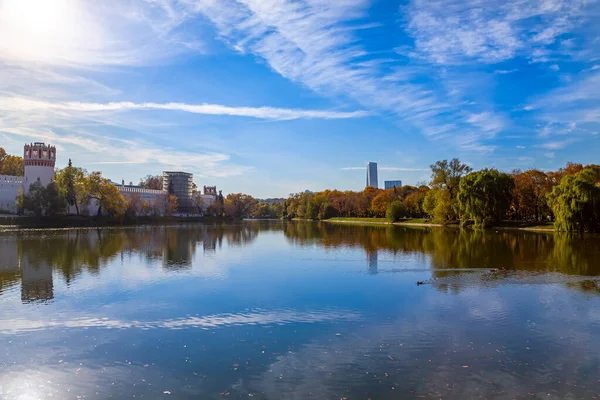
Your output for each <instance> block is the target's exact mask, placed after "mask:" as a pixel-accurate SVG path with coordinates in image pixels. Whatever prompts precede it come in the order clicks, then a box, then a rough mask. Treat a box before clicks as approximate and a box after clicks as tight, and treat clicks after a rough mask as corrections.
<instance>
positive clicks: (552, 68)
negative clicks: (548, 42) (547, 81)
mask: <svg viewBox="0 0 600 400" xmlns="http://www.w3.org/2000/svg"><path fill="white" fill-rule="evenodd" d="M548 68H550V69H551V70H552V71H560V67H559V66H558V64H552V65H551V66H549V67H548Z"/></svg>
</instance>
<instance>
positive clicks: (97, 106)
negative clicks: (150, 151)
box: [0, 97, 367, 120]
mask: <svg viewBox="0 0 600 400" xmlns="http://www.w3.org/2000/svg"><path fill="white" fill-rule="evenodd" d="M0 110H4V111H33V110H49V111H57V112H64V111H73V112H81V113H95V112H111V111H112V112H117V111H131V110H168V111H183V112H188V113H194V114H205V115H229V116H237V117H251V118H259V119H274V120H292V119H299V118H321V119H345V118H358V117H363V116H365V115H367V113H366V112H364V111H349V112H339V111H322V110H294V109H285V108H273V107H229V106H224V105H219V104H185V103H132V102H113V103H86V102H48V101H43V100H36V99H28V98H22V97H0Z"/></svg>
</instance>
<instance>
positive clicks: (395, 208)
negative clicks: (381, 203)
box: [385, 200, 408, 222]
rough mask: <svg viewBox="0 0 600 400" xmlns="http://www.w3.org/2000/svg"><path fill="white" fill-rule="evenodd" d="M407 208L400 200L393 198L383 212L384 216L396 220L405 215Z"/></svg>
mask: <svg viewBox="0 0 600 400" xmlns="http://www.w3.org/2000/svg"><path fill="white" fill-rule="evenodd" d="M407 211H408V210H407V208H406V206H405V205H404V203H402V202H401V201H400V200H394V201H392V202H391V203H390V205H389V206H388V208H387V211H386V213H385V217H386V218H387V220H388V221H390V222H398V221H399V220H400V219H401V218H404V217H406V214H407Z"/></svg>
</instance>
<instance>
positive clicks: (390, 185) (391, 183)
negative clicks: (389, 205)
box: [384, 181, 402, 190]
mask: <svg viewBox="0 0 600 400" xmlns="http://www.w3.org/2000/svg"><path fill="white" fill-rule="evenodd" d="M384 185H385V190H388V189H391V188H395V187H402V181H385V182H384Z"/></svg>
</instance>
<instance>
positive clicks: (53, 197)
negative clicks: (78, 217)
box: [22, 182, 67, 217]
mask: <svg viewBox="0 0 600 400" xmlns="http://www.w3.org/2000/svg"><path fill="white" fill-rule="evenodd" d="M22 206H23V208H24V209H25V210H28V211H31V212H33V213H34V214H35V215H37V216H38V217H41V216H46V217H50V216H53V215H56V214H58V213H61V212H63V211H64V210H65V207H66V206H67V204H66V202H65V200H64V198H63V197H62V196H61V195H60V194H59V192H58V189H57V187H56V184H55V183H54V182H50V183H49V184H48V185H47V186H43V185H42V184H41V183H40V182H34V183H32V184H31V185H30V186H29V192H28V193H27V195H25V196H23V200H22Z"/></svg>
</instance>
